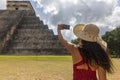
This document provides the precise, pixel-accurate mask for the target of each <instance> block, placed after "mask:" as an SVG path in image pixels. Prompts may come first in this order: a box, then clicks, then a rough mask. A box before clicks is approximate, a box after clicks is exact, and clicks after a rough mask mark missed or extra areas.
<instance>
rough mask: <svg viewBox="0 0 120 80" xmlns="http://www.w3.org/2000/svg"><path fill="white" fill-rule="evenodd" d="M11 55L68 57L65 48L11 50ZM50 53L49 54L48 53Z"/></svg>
mask: <svg viewBox="0 0 120 80" xmlns="http://www.w3.org/2000/svg"><path fill="white" fill-rule="evenodd" d="M8 51H9V53H15V55H49V54H50V55H65V54H66V55H68V54H69V53H68V51H67V50H66V49H65V48H49V49H48V48H45V49H9V50H8ZM48 52H49V53H48Z"/></svg>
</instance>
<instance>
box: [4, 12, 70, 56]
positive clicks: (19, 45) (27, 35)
mask: <svg viewBox="0 0 120 80" xmlns="http://www.w3.org/2000/svg"><path fill="white" fill-rule="evenodd" d="M56 37H57V36H55V35H54V33H53V31H52V30H50V29H48V26H47V25H44V23H43V21H41V20H39V18H38V17H36V16H35V15H33V14H32V15H24V17H23V18H22V20H21V21H20V23H19V25H18V27H17V29H16V31H15V32H14V34H13V36H12V38H11V40H10V41H9V43H8V44H7V46H6V47H5V48H4V50H3V52H4V53H6V54H13V53H14V54H15V55H46V54H47V55H49V54H52V55H63V54H65V55H67V54H68V52H67V50H66V49H65V48H64V47H63V46H62V45H61V43H60V42H59V41H58V40H57V38H56Z"/></svg>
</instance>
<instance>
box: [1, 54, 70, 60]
mask: <svg viewBox="0 0 120 80" xmlns="http://www.w3.org/2000/svg"><path fill="white" fill-rule="evenodd" d="M0 60H35V61H36V60H38V61H41V60H46V61H47V60H71V56H44V55H42V56H4V55H3V56H0Z"/></svg>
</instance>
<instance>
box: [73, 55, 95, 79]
mask: <svg viewBox="0 0 120 80" xmlns="http://www.w3.org/2000/svg"><path fill="white" fill-rule="evenodd" d="M76 54H79V56H82V60H81V61H79V62H78V63H75V64H73V80H97V77H96V69H97V67H96V66H90V65H89V64H88V63H87V61H86V60H85V58H84V56H83V55H82V54H81V53H76ZM79 56H78V57H79ZM74 61H75V60H74Z"/></svg>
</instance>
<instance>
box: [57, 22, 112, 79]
mask: <svg viewBox="0 0 120 80" xmlns="http://www.w3.org/2000/svg"><path fill="white" fill-rule="evenodd" d="M63 26H64V25H63V24H60V25H58V39H59V41H60V42H61V43H62V44H63V45H64V46H65V48H66V49H67V50H68V51H69V52H70V53H71V55H72V60H73V80H106V72H108V73H111V72H112V62H111V60H110V58H109V56H108V53H107V50H106V49H107V48H106V43H105V41H103V40H102V39H101V38H100V37H99V36H98V34H99V28H98V27H97V26H96V25H94V24H87V25H84V24H78V25H76V26H75V27H74V29H73V32H74V34H75V35H76V36H77V37H78V38H80V41H79V46H74V45H72V44H69V43H68V42H67V41H66V40H64V38H63V36H62V34H61V30H63V29H64V28H63ZM96 71H97V72H98V74H97V75H98V79H97V77H96Z"/></svg>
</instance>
